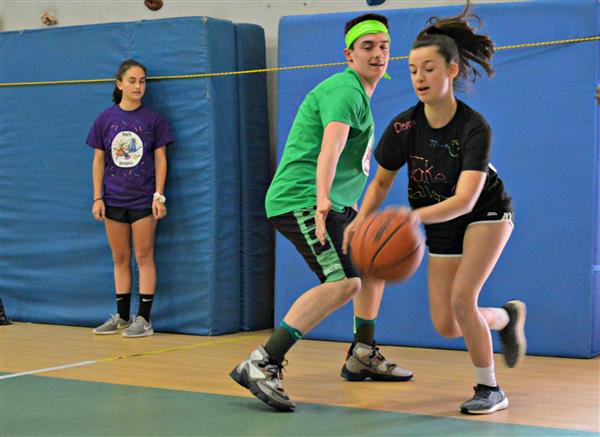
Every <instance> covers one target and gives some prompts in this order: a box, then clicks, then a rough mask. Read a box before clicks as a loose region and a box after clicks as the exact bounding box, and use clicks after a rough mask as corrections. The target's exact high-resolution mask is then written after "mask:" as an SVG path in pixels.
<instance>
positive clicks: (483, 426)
mask: <svg viewBox="0 0 600 437" xmlns="http://www.w3.org/2000/svg"><path fill="white" fill-rule="evenodd" d="M0 435H1V436H3V437H5V436H6V437H8V436H23V435H51V436H63V435H72V436H89V435H127V436H138V435H139V436H153V435H201V436H400V435H415V436H416V435H435V436H442V435H444V436H452V435H460V436H475V435H476V436H492V435H493V436H497V435H502V436H506V435H510V436H540V435H544V436H549V435H552V436H553V435H559V436H563V435H564V436H566V435H569V436H573V435H585V436H590V435H593V434H592V433H584V432H577V431H572V430H560V429H553V428H541V427H532V426H520V425H508V424H503V423H481V422H474V421H470V420H460V419H448V418H442V417H432V416H418V415H413V414H404V413H389V412H382V411H372V410H362V409H355V408H342V407H332V406H328V405H317V404H303V403H300V404H299V405H298V407H297V410H296V412H295V413H279V412H276V411H273V410H271V409H270V408H269V407H267V406H265V405H264V404H263V403H262V402H260V401H258V400H256V399H254V398H243V397H234V396H221V395H213V394H205V393H190V392H184V391H176V390H163V389H153V388H143V387H133V386H125V385H114V384H104V383H95V382H85V381H72V380H64V379H57V378H48V377H41V376H23V377H17V378H10V379H6V380H0Z"/></svg>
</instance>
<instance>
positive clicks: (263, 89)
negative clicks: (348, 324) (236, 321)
mask: <svg viewBox="0 0 600 437" xmlns="http://www.w3.org/2000/svg"><path fill="white" fill-rule="evenodd" d="M235 31H236V46H237V69H238V71H246V70H259V69H264V68H265V66H266V54H265V33H264V30H263V29H262V27H260V26H257V25H255V24H236V26H235ZM238 81H239V82H238V88H239V95H238V108H239V114H240V117H239V128H240V170H241V173H240V185H241V193H240V194H241V197H240V200H241V208H240V211H241V220H242V224H241V234H242V235H241V238H242V239H241V251H240V255H241V263H240V265H241V269H242V272H241V273H242V277H241V292H240V298H241V307H240V311H241V314H240V316H241V317H240V329H242V330H246V331H249V330H254V329H264V328H267V327H271V326H273V293H274V290H273V288H274V276H273V275H274V267H275V260H274V247H273V244H274V236H273V228H272V227H271V225H270V224H269V222H268V221H267V217H266V214H265V208H264V203H265V194H266V192H267V189H268V188H269V183H270V181H271V156H270V146H269V111H268V108H267V77H266V73H260V74H243V75H240V76H238Z"/></svg>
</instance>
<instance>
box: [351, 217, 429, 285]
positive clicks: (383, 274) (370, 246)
mask: <svg viewBox="0 0 600 437" xmlns="http://www.w3.org/2000/svg"><path fill="white" fill-rule="evenodd" d="M424 251H425V243H424V240H423V234H422V232H421V229H420V228H419V224H418V222H417V220H416V219H415V218H414V216H411V215H410V213H409V211H408V209H405V208H401V209H398V208H388V209H385V210H384V211H382V212H376V213H374V214H371V215H370V216H368V217H367V218H366V219H365V220H364V221H363V222H362V224H361V225H360V226H359V227H358V229H356V232H355V233H354V235H353V236H352V240H351V241H350V256H351V258H352V263H353V264H354V267H355V268H356V269H357V270H358V271H359V272H360V273H362V274H363V275H364V276H368V277H374V278H380V279H385V280H386V281H391V282H394V281H402V280H404V279H406V278H408V277H409V276H411V275H412V274H413V273H414V272H415V271H416V270H417V268H418V267H419V264H421V260H422V259H423V252H424Z"/></svg>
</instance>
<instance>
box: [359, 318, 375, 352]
mask: <svg viewBox="0 0 600 437" xmlns="http://www.w3.org/2000/svg"><path fill="white" fill-rule="evenodd" d="M376 321H377V318H374V319H373V320H366V319H361V318H360V317H357V316H354V342H355V343H364V344H368V345H372V344H373V341H374V340H373V338H374V336H375V322H376Z"/></svg>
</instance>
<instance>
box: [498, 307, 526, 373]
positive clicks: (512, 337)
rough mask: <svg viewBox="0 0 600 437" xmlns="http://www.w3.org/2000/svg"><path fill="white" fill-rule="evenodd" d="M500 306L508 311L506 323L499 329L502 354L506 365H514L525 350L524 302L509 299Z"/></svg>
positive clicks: (523, 354)
mask: <svg viewBox="0 0 600 437" xmlns="http://www.w3.org/2000/svg"><path fill="white" fill-rule="evenodd" d="M502 308H504V309H505V310H506V312H507V313H508V320H509V321H508V325H506V327H505V328H504V329H503V330H501V331H500V340H501V341H502V354H503V355H504V361H505V362H506V365H507V366H508V367H515V366H516V365H517V364H519V362H520V361H521V359H522V358H523V356H525V352H526V350H527V340H526V339H525V317H526V315H527V314H526V313H527V311H526V307H525V303H524V302H521V301H520V300H511V301H510V302H507V303H506V304H505V305H504V306H503V307H502Z"/></svg>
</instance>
